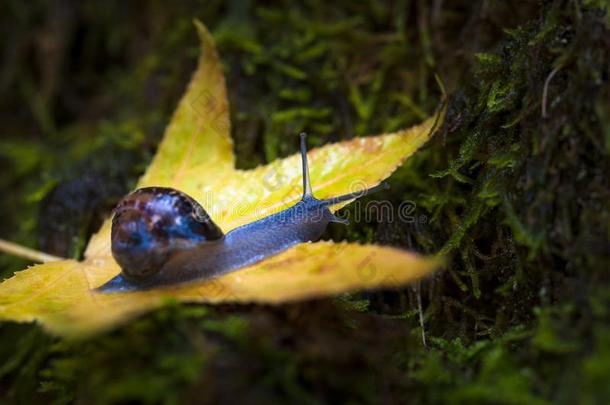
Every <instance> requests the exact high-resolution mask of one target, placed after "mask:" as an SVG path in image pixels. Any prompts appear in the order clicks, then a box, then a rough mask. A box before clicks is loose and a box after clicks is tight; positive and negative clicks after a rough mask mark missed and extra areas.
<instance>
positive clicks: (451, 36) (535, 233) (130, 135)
mask: <svg viewBox="0 0 610 405" xmlns="http://www.w3.org/2000/svg"><path fill="white" fill-rule="evenodd" d="M123 3H125V4H123ZM607 6H608V5H607V3H606V2H605V1H603V0H599V1H593V0H591V1H576V0H574V1H489V0H475V1H466V0H464V1H457V0H455V1H451V0H435V1H408V0H404V1H387V2H377V1H362V2H352V1H334V2H329V1H313V0H312V1H307V2H302V3H301V4H296V3H295V2H288V1H285V2H281V1H269V2H264V3H254V2H249V1H238V0H234V1H228V2H221V1H205V2H204V1H185V2H180V3H177V4H170V3H169V2H162V1H151V2H144V1H141V2H138V1H134V2H109V1H90V2H77V1H67V0H66V1H48V2H46V1H31V2H21V1H15V0H8V1H4V2H2V3H1V4H0V52H1V53H0V173H1V174H0V191H2V198H1V199H0V237H2V238H5V239H10V240H13V241H16V242H19V243H21V244H24V245H27V246H32V247H37V248H39V249H41V250H44V251H47V252H49V253H54V254H57V255H62V256H67V257H80V256H81V255H82V251H83V248H84V246H86V243H87V240H88V237H89V236H90V234H91V233H92V232H94V231H95V230H96V229H97V227H98V226H99V225H100V223H101V221H102V220H103V218H105V217H106V216H107V215H109V212H110V210H111V209H112V207H113V205H114V204H115V203H116V202H117V201H118V199H120V198H121V196H123V195H124V194H125V193H126V192H127V191H128V190H129V189H130V188H132V187H133V186H134V184H135V182H136V181H137V178H138V176H139V175H140V174H141V173H142V172H143V170H144V168H145V167H146V165H147V164H148V162H149V161H150V159H151V157H152V156H153V154H154V152H155V148H156V145H157V143H158V141H159V140H160V137H161V135H162V133H163V130H164V128H165V126H166V124H167V123H168V120H169V118H170V115H171V112H172V110H173V108H174V107H175V106H176V103H177V101H178V99H179V97H180V96H181V94H182V93H183V91H184V88H185V85H186V83H187V82H188V79H189V77H190V74H191V72H192V71H193V69H194V67H195V62H196V58H197V55H198V42H197V35H196V32H195V29H194V26H193V23H192V20H193V18H197V19H200V20H201V21H202V22H204V23H205V24H206V25H207V26H208V27H209V29H210V31H211V32H212V34H213V35H214V38H215V39H216V41H217V45H218V49H219V52H220V55H221V59H222V61H223V63H224V66H225V72H226V76H227V86H228V91H229V101H230V106H231V119H232V123H233V126H232V133H233V138H234V140H235V149H236V154H237V162H238V166H239V167H242V168H248V167H253V166H256V165H257V164H260V163H266V162H270V161H272V160H274V159H275V158H277V157H281V156H285V155H288V154H290V153H293V152H295V151H296V149H297V143H296V137H295V134H296V133H298V132H300V131H302V130H305V131H307V132H308V133H309V134H310V142H311V144H312V145H321V144H324V143H326V142H331V141H337V140H342V139H348V138H351V137H353V136H359V135H368V134H375V133H381V132H386V131H392V130H396V129H399V128H403V127H407V126H410V125H413V124H416V123H418V122H420V121H421V120H422V119H423V118H425V117H426V116H428V115H430V114H432V113H433V111H434V109H435V108H436V107H437V105H438V103H439V101H440V99H441V92H440V89H439V86H438V84H437V82H436V80H435V74H436V75H438V76H439V77H440V79H441V80H442V82H443V83H444V85H445V87H446V88H447V91H448V93H449V95H450V97H449V109H448V115H447V119H446V123H445V125H444V126H443V128H441V130H440V131H439V132H438V133H437V135H436V136H435V137H434V139H433V140H432V141H431V142H430V143H429V145H428V146H427V147H426V148H425V149H424V150H422V151H420V152H419V153H418V154H417V155H416V156H415V157H414V158H413V159H411V160H410V161H409V162H408V164H407V165H405V166H404V167H402V168H401V169H399V170H398V171H397V172H396V173H395V174H394V175H393V177H392V178H391V186H392V187H391V189H390V190H389V191H387V192H385V195H383V196H382V198H387V199H389V200H391V201H392V202H395V203H396V204H395V205H396V206H398V204H399V203H400V202H401V201H406V200H408V201H413V202H414V203H415V211H414V215H415V216H416V217H417V218H420V219H421V220H418V221H415V222H410V221H403V222H401V221H400V220H396V221H393V222H381V223H365V222H361V223H355V224H352V225H350V226H349V227H343V226H339V225H337V226H332V227H330V228H329V230H328V232H327V234H326V235H325V237H324V238H326V239H329V238H333V239H336V240H343V239H347V240H352V241H361V242H374V243H379V244H385V245H394V246H399V247H404V248H408V249H412V250H416V251H419V252H422V253H427V254H430V253H435V252H438V251H442V252H444V253H446V254H448V255H449V257H450V265H449V266H448V268H447V269H446V270H444V271H443V272H440V273H439V274H437V275H436V276H435V277H434V278H433V279H431V280H428V281H426V282H425V283H423V284H422V285H421V287H420V288H417V286H415V287H409V288H405V289H404V290H398V291H385V292H365V293H359V294H350V295H343V296H341V297H337V298H329V299H324V300H316V301H312V302H306V303H301V304H291V305H282V306H278V307H265V306H229V305H225V306H214V307H211V306H186V305H173V306H172V305H168V307H167V308H164V309H161V310H159V311H156V312H155V313H152V314H149V315H146V316H144V317H142V318H140V319H139V320H137V321H135V322H133V323H131V324H129V325H127V326H124V327H121V328H119V329H118V330H115V331H112V332H109V333H106V334H104V335H102V336H99V337H95V338H93V339H89V340H86V341H64V340H60V339H57V338H54V337H52V336H48V335H46V334H45V333H44V332H42V330H41V329H40V328H39V327H38V326H36V325H17V324H11V323H1V324H0V400H1V401H2V402H7V403H31V402H32V401H40V402H49V401H54V402H56V403H67V402H79V403H108V402H115V403H116V402H119V403H121V402H130V401H137V402H146V403H176V402H197V403H208V402H210V403H211V402H216V401H220V400H224V401H228V402H236V401H240V402H242V403H259V402H269V401H273V400H276V401H277V400H280V401H284V402H291V403H325V402H343V403H395V402H401V403H404V402H413V403H437V402H453V403H525V402H527V403H541V404H542V403H574V402H580V403H607V402H608V401H609V400H610V391H609V385H608V384H607V378H608V375H610V324H609V322H608V321H609V320H610V280H609V275H608V269H609V268H610V266H609V250H610V249H609V246H610V243H609V235H610V227H609V224H610V216H609V211H610V209H609V207H608V200H609V197H610V195H609V194H610V192H609V190H610V187H609V184H608V182H609V180H608V172H609V164H608V154H609V153H610V118H609V117H610V88H609V86H608V76H609V69H610V31H609V28H610V17H608V14H607V13H606V8H607ZM544 94H546V96H544ZM348 209H351V210H355V209H358V208H355V207H352V208H348ZM27 264H28V263H27V262H25V261H22V260H20V259H16V258H12V257H9V256H6V255H1V256H0V275H1V276H2V277H3V278H7V277H10V276H11V275H12V273H13V272H14V271H17V270H20V269H22V268H24V267H25V266H26V265H27ZM419 302H421V307H420V305H419V304H418V303H419ZM420 309H421V312H422V314H423V317H424V321H425V322H424V324H425V336H426V345H424V344H423V342H422V330H421V324H420V321H419V313H420Z"/></svg>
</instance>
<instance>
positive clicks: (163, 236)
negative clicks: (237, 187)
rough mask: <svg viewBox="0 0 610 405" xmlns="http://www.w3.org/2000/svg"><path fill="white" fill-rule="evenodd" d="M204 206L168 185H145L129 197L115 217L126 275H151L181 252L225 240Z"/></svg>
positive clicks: (115, 247) (115, 243)
mask: <svg viewBox="0 0 610 405" xmlns="http://www.w3.org/2000/svg"><path fill="white" fill-rule="evenodd" d="M223 236H224V234H223V232H222V230H221V229H220V228H219V227H218V225H216V224H215V223H214V221H212V219H211V218H210V216H209V215H208V214H207V212H206V211H205V210H204V209H203V207H202V206H201V205H199V203H198V202H197V201H195V200H194V199H192V198H191V197H189V196H188V195H186V194H184V193H182V192H180V191H178V190H175V189H172V188H167V187H146V188H141V189H138V190H136V191H134V192H133V193H131V194H129V195H128V196H127V197H125V198H124V199H123V200H122V201H121V202H120V203H119V205H118V206H117V207H116V210H115V215H114V218H113V220H112V232H111V238H112V255H113V256H114V258H115V260H116V261H117V262H118V263H119V265H120V266H121V268H122V269H123V274H124V276H126V278H131V279H134V280H138V279H143V278H147V277H149V276H151V275H153V274H154V273H155V272H157V271H159V269H161V268H162V267H163V265H164V264H165V262H166V261H167V260H168V258H169V257H170V256H171V255H172V254H174V253H176V252H177V251H180V250H184V249H190V248H192V247H193V246H195V245H198V244H200V243H203V242H213V241H218V240H220V239H222V238H223Z"/></svg>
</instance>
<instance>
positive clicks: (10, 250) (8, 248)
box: [0, 239, 65, 263]
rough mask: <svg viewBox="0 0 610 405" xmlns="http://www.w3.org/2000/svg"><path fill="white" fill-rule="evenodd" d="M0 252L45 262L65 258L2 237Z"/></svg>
mask: <svg viewBox="0 0 610 405" xmlns="http://www.w3.org/2000/svg"><path fill="white" fill-rule="evenodd" d="M0 252H4V253H6V254H9V255H13V256H18V257H23V258H25V259H29V260H32V261H34V262H37V263H47V262H56V261H58V260H65V259H63V258H61V257H57V256H53V255H50V254H47V253H44V252H39V251H38V250H34V249H30V248H27V247H25V246H21V245H18V244H16V243H13V242H9V241H6V240H3V239H0Z"/></svg>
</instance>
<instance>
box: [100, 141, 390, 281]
mask: <svg viewBox="0 0 610 405" xmlns="http://www.w3.org/2000/svg"><path fill="white" fill-rule="evenodd" d="M301 159H302V169H303V197H302V198H301V200H300V201H299V202H297V203H296V204H295V205H293V206H291V207H289V208H287V209H285V210H283V211H281V212H278V213H275V214H272V215H269V216H267V217H264V218H262V219H259V220H257V221H254V222H252V223H249V224H246V225H243V226H240V227H238V228H235V229H233V230H232V231H230V232H228V233H227V234H224V233H223V232H222V230H221V229H220V228H219V227H218V226H217V225H216V224H215V223H214V222H213V221H212V219H211V218H210V216H209V215H208V214H207V213H206V211H205V210H204V209H203V207H202V206H201V205H199V203H198V202H197V201H195V200H194V199H193V198H191V197H189V196H188V195H186V194H185V193H182V192H180V191H178V190H175V189H172V188H166V187H146V188H141V189H138V190H136V191H134V192H132V193H131V194H129V195H127V196H126V197H125V198H124V199H123V200H122V201H121V202H119V204H118V205H117V207H116V208H115V214H114V218H113V220H112V231H111V240H112V255H113V256H114V258H115V260H116V261H117V263H118V264H119V265H120V266H121V269H122V272H121V274H119V275H117V276H116V277H114V278H112V279H111V280H110V281H108V282H106V283H105V284H104V285H102V286H101V287H98V288H97V291H99V292H103V293H111V292H125V291H140V290H147V289H151V288H160V287H169V286H175V285H179V284H185V283H188V282H193V281H197V280H203V279H208V278H212V277H216V276H219V275H222V274H225V273H227V272H229V271H234V270H238V269H240V268H242V267H245V266H248V265H251V264H254V263H256V262H259V261H261V260H263V259H265V258H267V257H270V256H273V255H276V254H278V253H280V252H282V251H284V250H286V249H288V248H290V247H292V246H294V245H296V244H299V243H303V242H309V241H314V240H317V239H318V238H319V237H320V236H322V233H323V232H324V230H325V229H326V227H327V225H328V224H329V223H331V222H339V223H344V224H346V223H347V221H346V220H344V219H342V218H339V217H337V216H335V215H334V214H333V213H332V212H331V211H330V209H329V207H331V206H332V205H335V204H338V203H341V202H344V201H349V200H352V199H355V198H358V197H361V196H363V195H366V194H369V193H372V192H375V191H378V190H380V189H383V188H387V185H386V184H385V183H382V184H379V185H377V186H375V187H372V188H369V189H366V190H363V191H359V192H354V193H348V194H345V195H341V196H338V197H333V198H328V199H324V200H318V199H317V198H315V197H314V196H313V193H312V189H311V184H310V179H309V169H308V166H307V146H306V135H305V134H304V133H303V134H301Z"/></svg>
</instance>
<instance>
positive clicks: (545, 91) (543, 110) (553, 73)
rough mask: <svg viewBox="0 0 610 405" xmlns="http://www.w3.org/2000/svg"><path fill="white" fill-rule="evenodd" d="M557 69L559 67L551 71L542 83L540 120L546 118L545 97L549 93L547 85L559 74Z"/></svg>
mask: <svg viewBox="0 0 610 405" xmlns="http://www.w3.org/2000/svg"><path fill="white" fill-rule="evenodd" d="M559 69H560V68H559V67H556V68H555V69H553V70H552V71H551V73H549V75H548V76H547V78H546V80H545V81H544V87H543V89H542V118H546V117H547V113H546V99H547V96H548V93H549V84H550V83H551V80H552V79H553V77H554V76H555V75H556V74H557V72H559Z"/></svg>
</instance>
